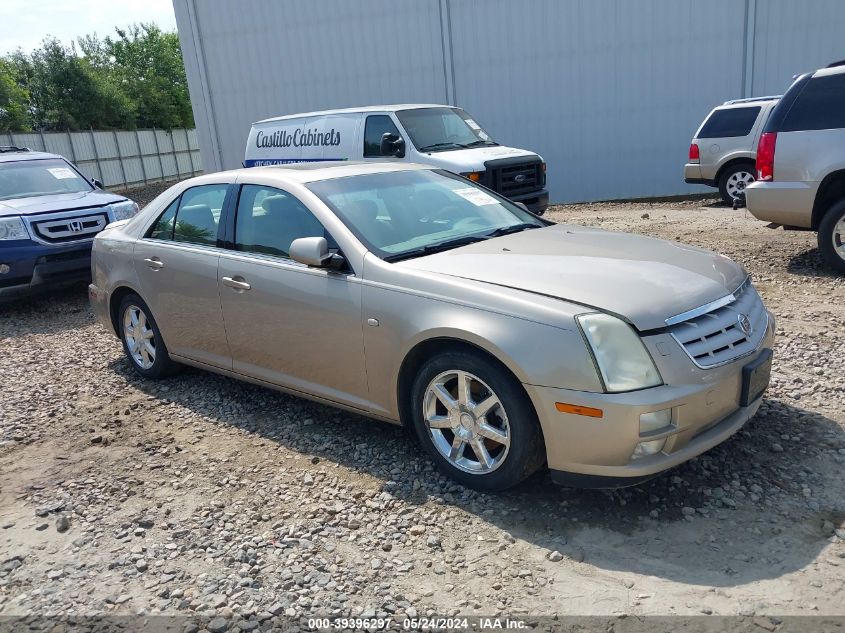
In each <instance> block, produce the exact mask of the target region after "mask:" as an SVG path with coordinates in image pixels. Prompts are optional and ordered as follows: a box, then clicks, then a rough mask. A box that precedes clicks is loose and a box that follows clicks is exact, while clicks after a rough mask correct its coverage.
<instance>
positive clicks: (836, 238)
mask: <svg viewBox="0 0 845 633" xmlns="http://www.w3.org/2000/svg"><path fill="white" fill-rule="evenodd" d="M818 238H819V251H820V252H821V254H822V257H823V258H824V260H825V261H826V262H827V263H828V264H829V265H830V266H831V267H832V268H834V269H835V270H837V271H838V272H840V273H843V274H845V200H841V201H840V202H838V203H837V204H835V205H833V207H831V208H830V210H829V211H828V212H827V213H825V215H824V217H823V218H822V221H821V223H820V224H819V236H818Z"/></svg>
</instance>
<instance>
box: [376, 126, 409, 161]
mask: <svg viewBox="0 0 845 633" xmlns="http://www.w3.org/2000/svg"><path fill="white" fill-rule="evenodd" d="M380 149H381V155H382V156H395V157H396V158H404V156H405V139H403V138H402V137H401V136H399V135H398V134H393V133H392V132H385V133H384V134H382V135H381V148H380Z"/></svg>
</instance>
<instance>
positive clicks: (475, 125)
mask: <svg viewBox="0 0 845 633" xmlns="http://www.w3.org/2000/svg"><path fill="white" fill-rule="evenodd" d="M464 121H465V122H466V124H467V125H468V126H470V127H471V128H472V129H473V130H475V131H478V130H480V129H481V126H480V125H478V123H476V122H475V121H473V120H472V119H464Z"/></svg>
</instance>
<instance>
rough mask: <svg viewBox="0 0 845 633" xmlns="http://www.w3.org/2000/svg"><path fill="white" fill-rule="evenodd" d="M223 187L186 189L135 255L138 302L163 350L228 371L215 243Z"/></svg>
mask: <svg viewBox="0 0 845 633" xmlns="http://www.w3.org/2000/svg"><path fill="white" fill-rule="evenodd" d="M228 188H229V185H227V184H214V185H201V186H199V187H192V188H190V189H187V190H185V191H184V192H183V193H182V195H181V196H179V198H177V199H176V200H174V201H173V202H172V203H171V204H170V205H169V206H168V207H167V209H165V211H164V212H163V213H162V214H161V216H160V217H159V218H158V220H157V221H156V222H155V224H153V226H152V227H151V229H150V231H149V232H148V234H147V235H146V236H145V237H144V238H143V239H141V240H139V241H138V242H137V243H136V244H135V251H134V258H135V270H136V271H137V273H138V277H139V278H140V281H141V293H142V295H143V299H144V301H146V303H147V304H148V305H149V307H150V310H151V311H152V313H153V316H154V317H155V320H156V322H157V323H158V327H159V330H161V335H162V337H163V338H164V343H165V345H167V349H168V351H169V352H170V353H171V354H174V355H177V356H184V357H186V358H190V359H193V360H197V361H200V362H203V363H208V364H210V365H214V366H216V367H221V368H224V369H231V367H232V358H231V355H230V354H229V345H228V341H227V340H226V330H225V328H224V326H223V313H222V311H221V309H220V298H219V295H218V292H217V265H218V262H219V259H220V252H221V249H219V248H218V247H217V244H218V242H217V238H218V224H219V220H220V213H221V210H222V208H223V202H224V200H225V198H226V192H227V190H228Z"/></svg>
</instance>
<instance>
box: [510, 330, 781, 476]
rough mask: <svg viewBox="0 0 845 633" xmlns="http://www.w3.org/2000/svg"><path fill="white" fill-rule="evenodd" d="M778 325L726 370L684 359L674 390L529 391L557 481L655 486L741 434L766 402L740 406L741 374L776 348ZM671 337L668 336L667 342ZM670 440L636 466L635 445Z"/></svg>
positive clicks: (530, 388)
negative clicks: (663, 425)
mask: <svg viewBox="0 0 845 633" xmlns="http://www.w3.org/2000/svg"><path fill="white" fill-rule="evenodd" d="M773 333H774V319H773V318H770V327H769V329H768V331H767V332H766V335H765V336H764V338H763V340H762V342H761V344H760V347H759V348H758V349H757V350H756V351H755V352H754V353H753V354H750V355H748V356H745V357H744V358H740V359H737V360H735V361H733V362H732V363H730V364H729V365H724V366H721V367H718V368H714V369H706V370H700V369H697V368H695V367H694V366H693V365H692V362H691V361H690V360H689V359H688V357H685V358H686V360H683V359H681V358H680V357H679V358H677V359H675V360H674V361H672V362H673V363H678V365H677V366H678V367H681V366H682V364H681V362H682V361H683V363H684V364H685V365H688V366H689V367H688V370H687V371H686V372H685V373H684V372H673V373H674V374H676V375H677V382H678V383H687V384H671V383H672V382H673V381H672V378H673V374H667V373H663V377H664V380H666V381H667V382H668V383H670V384H665V385H662V386H660V387H654V388H650V389H642V390H640V391H632V392H628V393H617V394H608V393H590V392H583V391H573V390H569V389H557V388H552V387H540V386H536V385H528V384H526V385H524V387H525V390H526V391H527V392H528V395H529V397H530V398H531V400H532V402H533V404H534V407H535V409H536V411H537V415H538V417H539V419H540V425H541V427H542V430H543V436H544V439H545V444H546V457H547V461H548V465H549V469H550V470H551V471H552V476H553V478H554V479H555V480H557V481H560V482H561V483H567V484H570V485H577V486H580V487H601V488H614V487H619V486H625V485H633V484H635V483H637V482H639V481H643V480H646V479H650V478H651V477H654V476H655V475H658V474H660V473H662V472H663V471H665V470H668V469H669V468H672V467H674V466H677V465H678V464H681V463H683V462H685V461H688V460H689V459H691V458H693V457H695V456H696V455H700V454H701V453H703V452H705V451H707V450H709V449H711V448H713V447H714V446H716V445H717V444H720V443H721V442H723V441H725V440H726V439H728V438H729V437H730V436H731V435H733V434H734V433H736V432H737V431H738V430H739V429H740V428H742V426H743V424H745V422H746V421H748V419H749V418H751V417H752V416H753V415H754V414H755V413H756V412H757V409H758V407H759V406H760V402H761V401H762V396H761V397H759V398H757V399H756V400H755V401H753V402H751V403H749V405H748V406H740V399H741V391H742V368H743V367H745V366H746V365H748V364H749V363H752V362H753V361H754V360H756V359H757V357H758V356H759V355H760V354H762V353H764V351H763V350H765V349H771V347H772V345H773V339H774V335H773ZM665 336H667V337H668V335H665ZM558 402H562V403H567V404H571V405H576V406H579V407H586V408H591V409H601V410H602V412H603V415H602V417H600V418H598V417H587V416H584V415H578V414H576V413H562V412H561V411H558V410H557V408H556V403H558ZM665 409H671V411H672V426H671V427H670V428H668V429H667V430H666V431H665V432H659V433H658V434H657V435H655V434H650V435H647V436H646V435H644V436H642V437H641V436H640V429H639V426H640V415H641V414H644V413H652V412H655V411H662V410H665ZM659 437H666V438H667V440H666V445H665V447H664V448H663V450H662V451H661V452H659V453H656V454H654V455H649V456H646V457H641V458H638V459H633V458H632V455H633V452H634V449H635V448H636V446H637V444H639V443H640V442H643V441H647V440H651V439H657V438H659Z"/></svg>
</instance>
